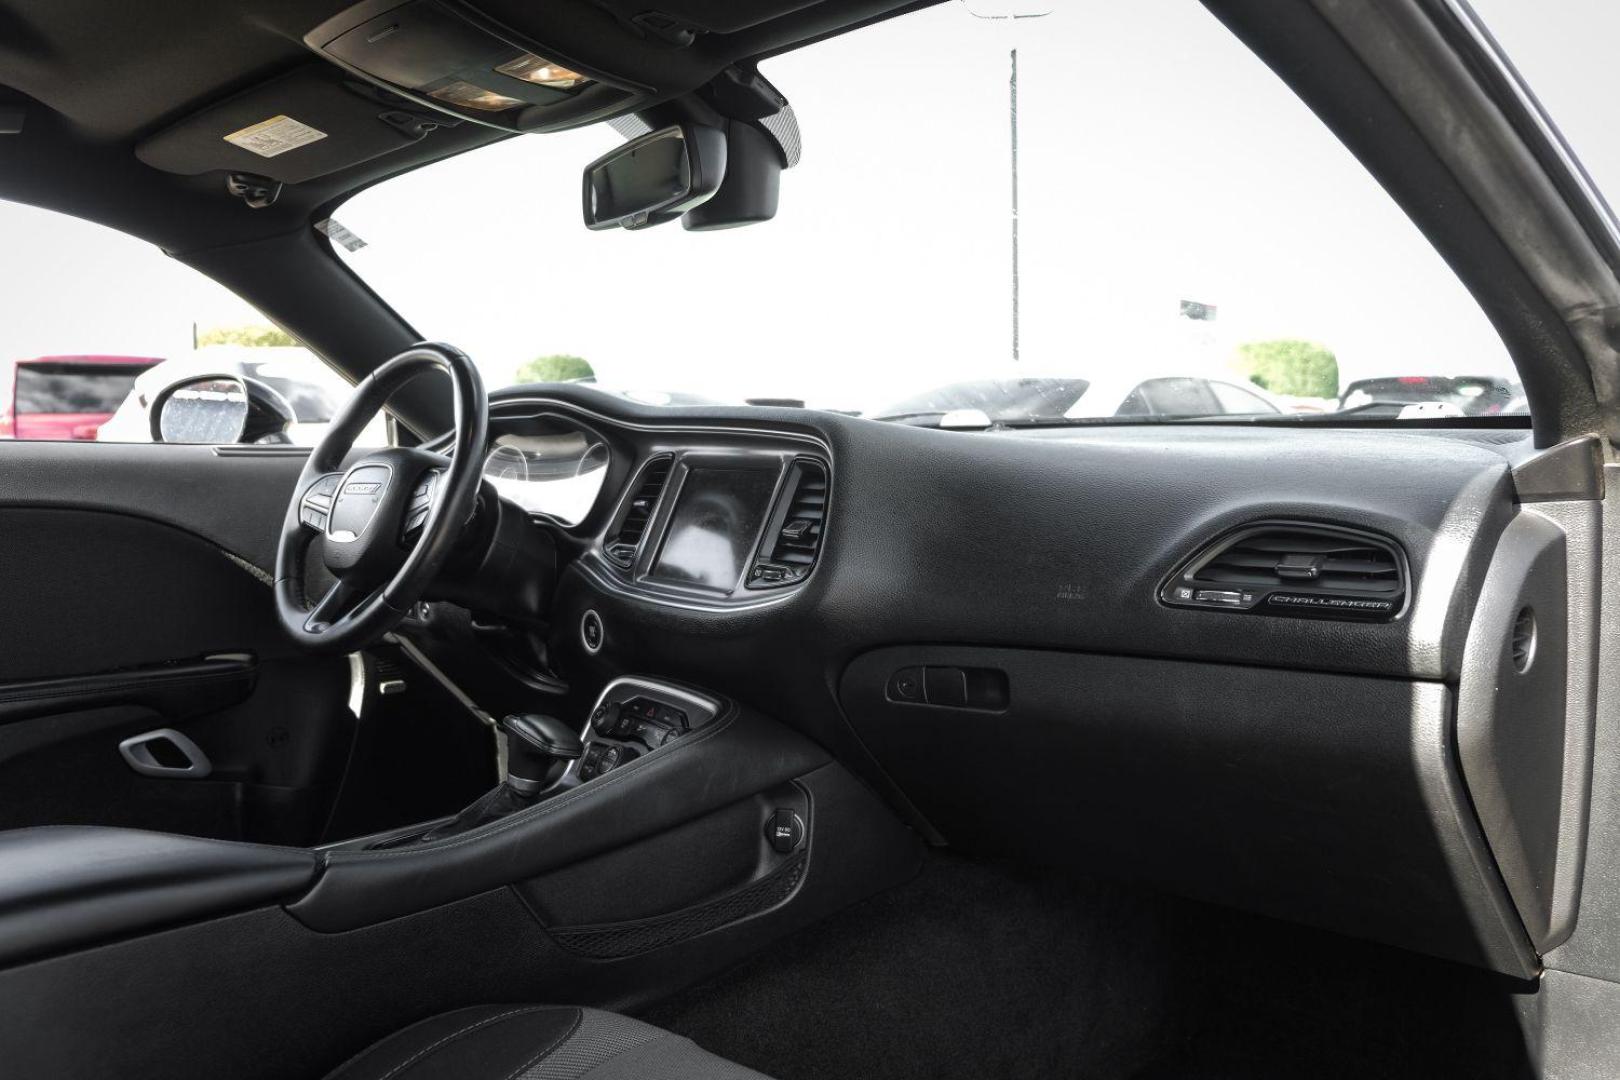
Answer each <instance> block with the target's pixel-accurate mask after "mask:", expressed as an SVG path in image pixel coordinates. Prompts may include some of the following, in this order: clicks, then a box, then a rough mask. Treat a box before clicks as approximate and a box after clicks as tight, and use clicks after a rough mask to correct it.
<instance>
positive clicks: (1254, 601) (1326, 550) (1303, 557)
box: [1161, 523, 1407, 619]
mask: <svg viewBox="0 0 1620 1080" xmlns="http://www.w3.org/2000/svg"><path fill="white" fill-rule="evenodd" d="M1406 591H1407V582H1406V569H1405V563H1404V562H1403V561H1402V559H1401V556H1400V552H1399V549H1397V548H1396V547H1395V545H1394V544H1393V543H1390V542H1388V541H1385V540H1383V539H1382V538H1376V537H1374V536H1372V535H1370V534H1360V533H1356V532H1355V531H1353V530H1350V529H1345V528H1342V527H1336V526H1326V525H1324V526H1311V525H1296V524H1283V523H1279V524H1277V525H1273V526H1257V527H1254V528H1252V529H1248V530H1245V531H1243V532H1240V533H1238V534H1236V535H1234V536H1231V537H1229V538H1227V539H1226V540H1224V541H1220V542H1217V543H1216V544H1214V545H1212V546H1210V547H1207V548H1205V549H1204V550H1203V551H1202V552H1200V553H1199V554H1197V555H1195V556H1194V557H1193V558H1191V559H1190V560H1188V562H1187V563H1186V564H1185V565H1184V567H1183V568H1182V570H1180V571H1179V572H1178V573H1177V574H1176V575H1175V576H1174V577H1173V578H1172V579H1171V580H1170V581H1169V582H1168V583H1167V584H1166V586H1165V588H1164V590H1163V592H1162V593H1161V597H1162V598H1163V599H1164V600H1165V601H1166V602H1167V603H1171V604H1175V605H1181V606H1191V607H1205V608H1228V609H1233V610H1241V611H1260V612H1265V613H1267V614H1288V615H1313V616H1318V617H1329V618H1360V619H1368V618H1374V619H1384V618H1389V617H1391V616H1393V615H1395V614H1396V613H1397V612H1398V611H1399V610H1400V608H1401V606H1402V605H1403V603H1404V601H1405V597H1406Z"/></svg>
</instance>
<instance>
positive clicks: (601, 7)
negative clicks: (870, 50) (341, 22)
mask: <svg viewBox="0 0 1620 1080" xmlns="http://www.w3.org/2000/svg"><path fill="white" fill-rule="evenodd" d="M614 2H616V0H596V2H593V0H549V2H548V3H547V4H546V5H543V6H542V5H535V4H532V3H530V2H527V0H478V7H479V9H480V10H481V11H482V12H483V13H484V14H486V15H487V16H489V17H491V18H494V19H496V20H497V21H500V22H503V23H505V24H506V25H508V26H510V27H512V28H513V29H514V30H516V31H518V33H519V34H520V35H524V36H526V37H528V38H529V39H530V40H533V41H536V42H538V43H540V44H542V45H544V44H546V43H553V44H556V45H558V47H559V50H560V51H562V52H563V53H564V54H567V55H574V56H577V57H579V58H580V59H581V60H582V61H592V62H595V63H597V64H598V65H599V66H603V67H607V68H609V69H611V70H616V71H618V72H620V73H622V74H624V75H626V76H630V77H637V78H642V79H643V80H644V81H645V82H646V83H647V84H648V85H651V86H654V87H657V88H658V89H659V91H660V94H661V96H662V97H663V98H669V97H673V96H677V95H679V94H682V93H686V92H688V91H690V90H692V89H694V88H696V87H697V86H699V85H701V84H702V83H704V82H707V81H708V80H709V79H710V78H712V77H713V76H714V74H716V73H717V72H718V71H719V70H721V69H722V68H724V67H726V66H727V65H729V64H731V63H734V62H736V61H738V60H743V59H747V58H752V57H756V56H760V55H764V54H767V53H770V52H779V51H782V50H784V49H788V48H792V47H794V46H795V45H798V44H801V43H804V42H807V41H810V40H814V39H817V38H821V37H826V36H829V35H831V34H834V33H837V32H840V31H841V30H844V29H848V28H851V27H853V26H857V25H860V24H862V23H865V22H870V21H873V20H875V19H878V18H882V17H885V16H887V15H890V14H895V13H898V12H899V11H901V10H905V9H909V8H913V7H920V6H926V5H925V3H918V2H916V0H819V2H817V0H809V2H808V3H806V0H749V3H747V4H743V5H739V3H738V0H668V2H667V3H666V4H665V5H664V6H665V7H669V8H676V9H678V10H680V11H682V12H683V13H685V14H687V15H688V16H689V17H692V18H694V19H702V18H710V17H712V20H713V24H714V25H721V24H722V23H723V22H724V20H726V19H728V18H730V19H733V20H735V18H736V13H737V12H738V10H739V7H741V9H743V10H749V11H755V12H757V11H761V10H763V11H772V10H774V11H775V12H776V13H777V17H775V18H772V19H768V20H766V21H763V22H759V23H756V24H755V25H753V26H749V27H746V28H742V29H737V30H734V31H732V32H729V33H724V32H715V33H707V34H702V35H700V36H699V37H698V39H697V41H696V43H694V44H693V45H692V46H691V47H689V48H687V49H675V48H672V47H671V46H669V45H666V44H662V43H656V42H649V41H647V40H644V39H641V38H638V37H637V36H636V35H634V34H632V33H630V32H628V31H627V30H626V29H625V28H624V27H623V25H622V24H621V23H619V22H618V21H617V20H615V19H614V17H613V16H612V15H611V14H609V13H608V11H607V10H605V8H606V7H608V6H610V5H611V4H613V3H614ZM926 2H927V3H931V2H935V0H926ZM351 3H352V0H161V2H157V3H129V2H124V3H109V2H106V0H0V103H4V102H18V101H20V102H22V103H24V104H25V105H27V116H26V120H25V123H24V128H23V131H22V133H21V134H20V135H6V136H0V198H7V199H12V200H15V201H19V202H26V203H32V204H35V205H39V206H45V207H49V208H52V209H56V210H62V211H65V212H67V213H71V214H75V215H77V216H81V217H86V218H90V219H92V220H97V221H101V222H103V223H105V224H108V225H112V226H114V227H116V228H120V229H123V230H125V231H127V232H131V233H134V234H136V235H139V236H142V237H144V238H146V239H148V240H151V241H153V242H154V243H156V244H158V245H159V246H160V247H162V248H164V249H165V250H168V251H171V252H175V253H183V252H187V251H197V250H202V249H206V248H213V247H219V246H223V245H227V244H237V243H244V242H250V241H252V240H256V239H262V238H266V237H269V236H273V235H276V234H279V233H285V232H288V231H291V230H293V229H295V228H301V227H303V226H304V225H305V224H307V222H308V221H309V220H310V217H311V215H312V214H314V213H315V212H316V211H317V210H319V209H320V208H321V207H323V206H325V205H328V204H331V203H333V202H335V201H338V200H340V199H341V198H342V197H344V196H345V195H346V194H347V193H349V192H351V191H354V190H357V189H359V188H360V187H363V186H365V185H366V184H369V183H373V182H375V181H377V180H378V179H381V178H383V177H386V176H389V175H392V174H395V173H398V172H401V171H404V170H406V169H410V168H413V167H415V166H417V165H420V164H422V163H423V162H426V161H431V160H434V159H437V158H441V157H445V156H448V155H450V154H454V153H458V152H461V151H463V150H466V149H469V148H471V147H473V146H477V145H481V144H483V143H486V142H490V141H493V140H495V139H498V138H501V137H503V134H502V133H501V132H498V131H495V130H492V129H488V128H481V127H479V126H478V125H475V124H465V123H464V124H461V125H460V126H459V127H455V128H440V129H439V130H437V131H434V132H432V133H431V134H429V135H428V136H427V137H426V138H424V139H422V140H421V141H420V142H418V143H416V144H414V145H412V146H410V147H408V148H406V149H403V150H399V151H395V152H393V153H389V154H386V155H384V156H383V157H380V158H376V159H373V160H372V161H370V162H365V163H361V164H359V165H355V166H351V167H349V168H346V169H343V170H340V171H338V172H335V173H332V174H330V175H328V176H323V177H320V178H318V179H315V180H311V181H307V182H305V183H303V184H298V185H289V186H288V187H287V188H286V189H285V190H284V191H283V194H282V197H281V199H280V200H279V201H278V202H277V203H276V205H274V206H272V207H269V208H267V209H264V210H249V209H248V208H247V207H245V206H244V205H242V204H241V203H239V202H237V201H236V200H235V199H233V198H231V197H229V196H227V195H226V194H225V192H224V179H223V173H221V172H214V173H205V174H202V175H199V176H194V177H188V176H179V175H174V174H170V173H165V172H161V171H159V170H157V169H153V168H151V167H149V166H146V165H144V164H141V163H140V162H139V161H137V160H136V158H135V156H134V146H135V144H136V143H137V142H139V141H140V140H141V139H143V138H145V137H147V136H150V135H152V134H153V133H155V132H157V131H160V130H162V129H164V128H165V127H167V126H169V125H171V124H173V123H175V122H176V121H178V120H181V119H183V118H185V117H187V116H189V115H191V114H192V113H194V112H196V111H197V110H199V109H201V108H203V107H205V106H207V105H210V104H212V103H214V102H217V101H219V100H221V99H223V98H226V97H229V96H230V95H232V94H235V93H238V92H240V91H242V90H244V89H247V88H250V87H253V86H256V85H258V84H260V83H263V82H265V81H268V80H269V79H272V78H274V77H276V76H279V75H283V74H285V73H287V72H289V71H293V70H295V69H297V68H299V67H303V66H310V65H315V66H318V67H319V66H323V65H325V61H323V60H321V59H319V58H317V57H316V55H315V54H314V53H313V52H311V51H310V50H309V49H308V48H307V47H306V46H305V45H304V43H303V35H304V34H305V33H306V32H308V31H309V30H310V29H312V28H313V27H315V26H316V25H317V24H319V23H321V22H322V21H324V20H325V19H327V18H330V17H331V16H332V15H334V14H336V13H338V12H340V11H342V10H343V9H345V8H347V7H349V6H350V4H351ZM795 5H804V6H800V7H798V8H797V10H794V7H795ZM542 7H543V10H540V9H541V8H542ZM564 45H566V47H563V46H564ZM323 69H324V68H323Z"/></svg>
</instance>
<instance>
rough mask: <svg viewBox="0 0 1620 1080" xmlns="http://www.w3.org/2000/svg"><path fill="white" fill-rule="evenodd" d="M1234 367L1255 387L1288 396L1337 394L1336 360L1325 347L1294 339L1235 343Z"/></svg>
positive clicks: (1331, 396) (1337, 375)
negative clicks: (1236, 348) (1236, 344)
mask: <svg viewBox="0 0 1620 1080" xmlns="http://www.w3.org/2000/svg"><path fill="white" fill-rule="evenodd" d="M1235 366H1236V367H1237V369H1238V370H1239V371H1241V372H1242V373H1243V374H1244V375H1247V376H1248V378H1249V381H1250V382H1252V383H1254V384H1255V385H1256V386H1259V387H1262V388H1263V389H1266V390H1269V391H1271V392H1272V393H1273V394H1286V395H1288V396H1289V397H1313V398H1336V397H1338V396H1339V361H1338V359H1337V358H1336V357H1334V355H1333V353H1332V352H1331V351H1329V350H1328V349H1327V348H1326V347H1325V346H1322V345H1318V344H1317V343H1316V342H1314V341H1301V340H1299V339H1298V338H1282V339H1280V340H1277V341H1251V342H1248V343H1247V344H1244V345H1239V346H1238V350H1237V357H1236V359H1235Z"/></svg>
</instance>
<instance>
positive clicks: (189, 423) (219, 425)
mask: <svg viewBox="0 0 1620 1080" xmlns="http://www.w3.org/2000/svg"><path fill="white" fill-rule="evenodd" d="M151 418H152V441H153V442H169V443H210V444H212V445H216V446H219V445H225V444H229V443H258V442H285V441H287V438H286V433H287V429H288V428H289V427H291V426H292V424H293V422H294V420H295V419H296V416H295V414H294V413H293V410H292V406H291V405H289V404H287V399H286V398H284V397H282V396H281V395H280V394H279V393H277V392H276V391H275V390H274V389H272V388H271V387H269V386H267V385H266V384H264V383H262V382H260V381H259V380H258V379H249V378H242V377H239V376H235V375H204V376H201V377H198V378H191V379H185V380H183V381H181V382H177V383H174V384H172V385H170V386H166V387H164V388H163V389H162V390H161V391H159V392H158V394H157V396H156V397H155V398H154V399H153V401H152V410H151ZM277 436H279V438H277Z"/></svg>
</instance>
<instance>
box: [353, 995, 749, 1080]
mask: <svg viewBox="0 0 1620 1080" xmlns="http://www.w3.org/2000/svg"><path fill="white" fill-rule="evenodd" d="M581 1078H589V1080H767V1078H766V1077H764V1076H762V1075H761V1074H760V1073H757V1072H754V1071H753V1070H752V1069H745V1068H743V1067H742V1066H741V1065H737V1064H734V1063H732V1062H730V1061H726V1060H725V1059H724V1058H718V1057H715V1056H714V1055H713V1054H711V1053H709V1052H708V1051H707V1050H704V1049H702V1048H700V1047H699V1046H698V1045H697V1044H696V1043H694V1042H692V1041H691V1040H690V1039H685V1038H682V1037H681V1036H679V1035H672V1034H670V1033H669V1032H667V1031H664V1030H663V1029H661V1028H655V1027H653V1026H652V1025H651V1024H643V1023H642V1022H641V1021H640V1020H632V1019H630V1018H629V1017H628V1016H620V1015H619V1014H617V1013H610V1012H602V1011H600V1010H598V1009H576V1008H570V1007H566V1006H557V1005H479V1006H475V1007H473V1008H470V1009H458V1010H457V1011H455V1012H451V1013H444V1014H443V1015H441V1016H435V1017H432V1018H430V1019H427V1020H423V1021H422V1022H421V1023H418V1024H412V1025H411V1026H410V1027H408V1028H406V1029H405V1030H404V1031H401V1032H398V1033H396V1034H394V1035H390V1036H389V1037H388V1038H386V1039H384V1040H383V1041H382V1042H379V1043H376V1044H374V1045H373V1046H372V1047H370V1048H369V1049H367V1050H364V1051H362V1052H361V1053H360V1054H359V1055H358V1056H356V1057H354V1058H351V1059H350V1060H349V1061H348V1062H346V1063H345V1064H344V1065H342V1066H341V1067H340V1068H338V1070H337V1071H336V1072H333V1073H330V1074H328V1077H327V1080H581Z"/></svg>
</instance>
